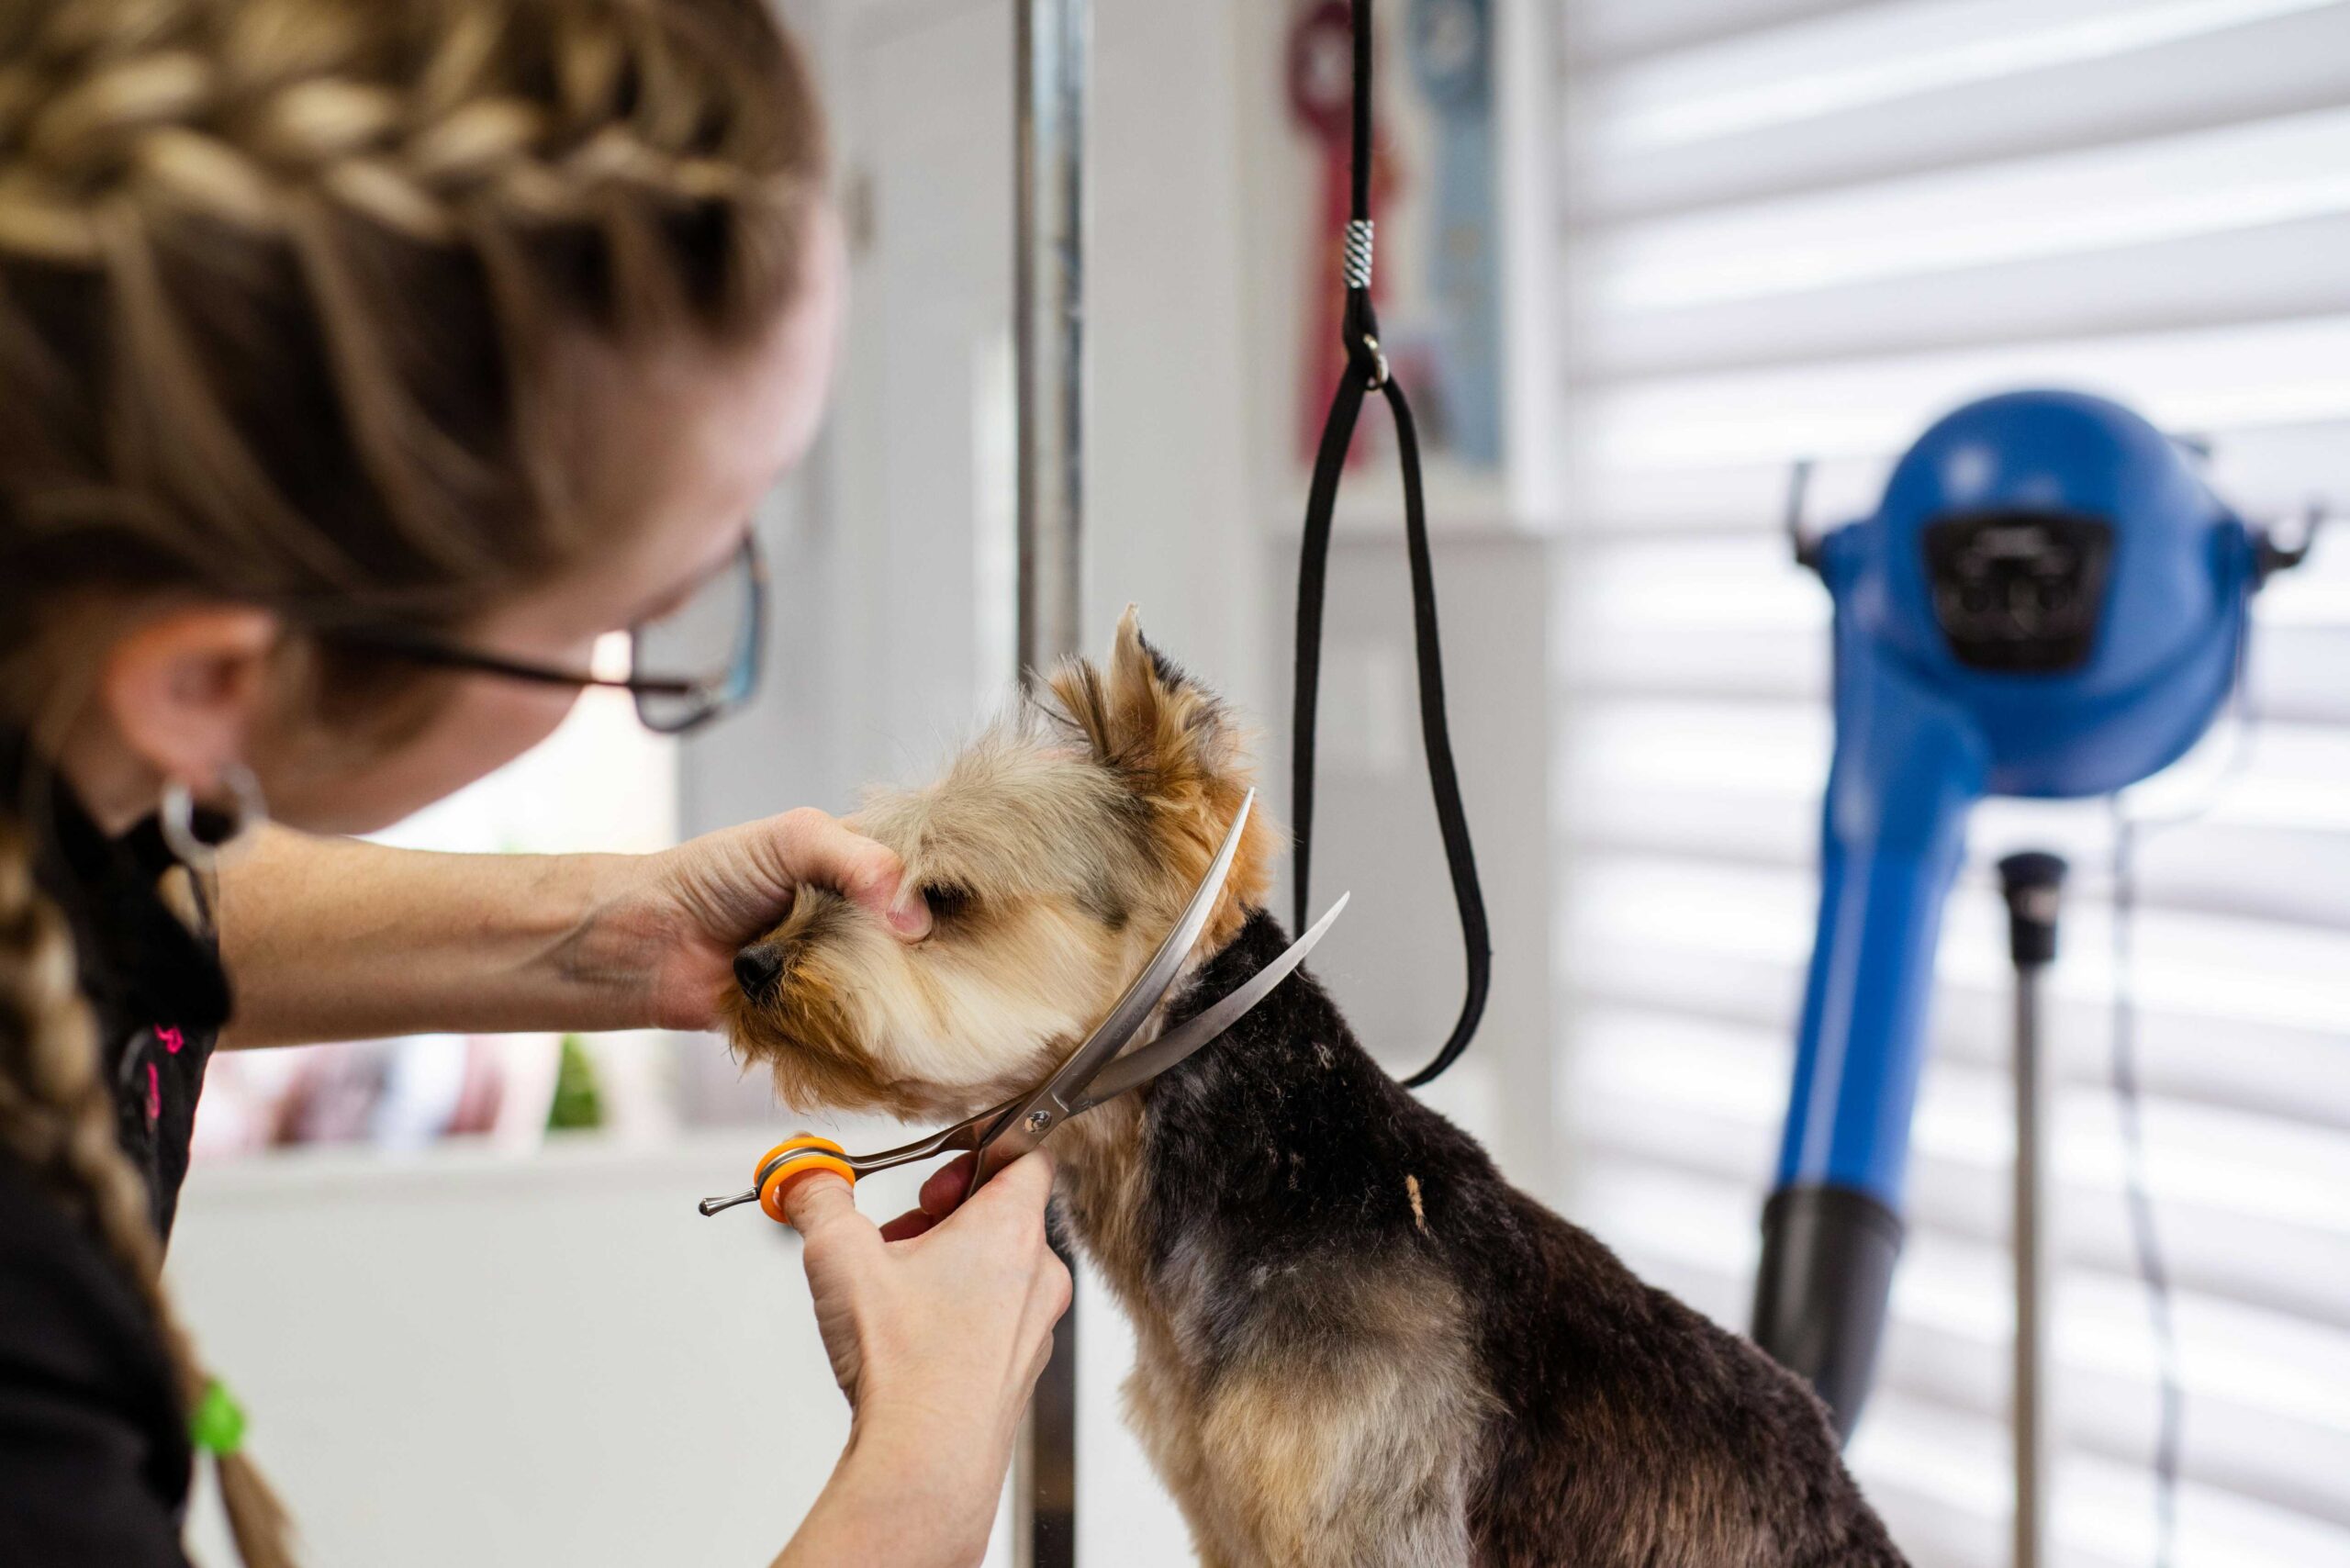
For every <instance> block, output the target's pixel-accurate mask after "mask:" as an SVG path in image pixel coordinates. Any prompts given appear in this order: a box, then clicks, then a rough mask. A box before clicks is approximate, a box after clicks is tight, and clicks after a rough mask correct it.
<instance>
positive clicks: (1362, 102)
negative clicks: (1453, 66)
mask: <svg viewBox="0 0 2350 1568" xmlns="http://www.w3.org/2000/svg"><path fill="white" fill-rule="evenodd" d="M1352 4H1353V15H1354V124H1353V130H1354V153H1353V156H1354V165H1353V171H1352V174H1353V178H1352V181H1351V182H1350V185H1351V199H1352V211H1353V217H1354V218H1355V220H1356V221H1358V222H1367V221H1369V219H1370V218H1371V0H1352ZM1345 338H1346V350H1347V374H1346V375H1344V376H1342V377H1340V378H1339V383H1338V391H1337V396H1336V397H1335V398H1332V399H1331V402H1330V416H1329V419H1328V421H1327V422H1326V423H1325V424H1324V426H1323V427H1322V444H1321V448H1320V450H1319V451H1318V452H1317V453H1316V454H1315V460H1314V483H1313V486H1312V487H1311V489H1310V490H1309V491H1308V492H1307V495H1306V502H1305V537H1304V543H1303V545H1302V547H1301V549H1300V552H1299V555H1298V565H1297V667H1296V676H1297V679H1296V686H1295V689H1294V691H1293V693H1292V707H1291V712H1292V722H1293V724H1294V730H1293V734H1292V741H1291V746H1292V749H1291V754H1290V763H1291V777H1292V780H1293V781H1294V782H1293V788H1294V790H1295V799H1294V801H1292V805H1291V809H1290V819H1291V827H1292V831H1293V832H1294V834H1296V859H1295V862H1294V866H1295V875H1294V877H1293V878H1292V881H1293V882H1294V884H1295V894H1296V911H1295V921H1294V924H1292V930H1298V931H1303V930H1304V929H1305V924H1306V921H1305V912H1306V895H1307V880H1308V875H1309V872H1310V870H1311V868H1312V864H1313V853H1314V733H1315V708H1316V706H1317V703H1318V700H1319V694H1320V689H1321V679H1322V606H1323V600H1324V598H1325V596H1326V590H1327V588H1328V584H1329V565H1330V526H1331V521H1332V519H1333V515H1334V513H1335V512H1336V510H1337V500H1338V484H1339V481H1340V479H1341V478H1343V477H1344V476H1345V473H1346V464H1347V452H1348V448H1349V447H1350V446H1351V445H1352V444H1353V442H1354V433H1355V426H1356V424H1357V423H1358V422H1359V420H1360V418H1361V415H1362V403H1363V397H1364V394H1365V393H1367V392H1370V391H1372V390H1374V389H1375V390H1377V391H1379V392H1380V393H1381V394H1382V395H1383V396H1384V397H1385V398H1386V399H1387V408H1388V411H1389V412H1390V414H1392V415H1393V418H1394V421H1395V450H1396V455H1397V457H1398V458H1399V459H1400V461H1401V463H1402V465H1403V471H1404V550H1405V553H1406V554H1407V556H1408V557H1409V560H1410V563H1411V571H1412V642H1413V652H1414V655H1415V660H1416V665H1417V667H1418V673H1419V691H1420V740H1421V744H1422V745H1423V747H1424V749H1425V750H1426V751H1427V763H1428V791H1429V793H1430V794H1431V795H1433V796H1434V797H1435V800H1436V818H1437V828H1438V832H1439V834H1441V835H1442V837H1443V840H1444V859H1445V866H1446V868H1447V869H1448V870H1449V872H1450V873H1451V877H1452V902H1453V906H1454V908H1455V909H1456V910H1457V911H1458V913H1459V914H1460V945H1461V948H1462V951H1463V956H1464V958H1465V959H1466V961H1467V966H1468V979H1467V983H1466V986H1465V989H1464V993H1463V995H1462V996H1461V999H1460V1017H1459V1018H1458V1019H1457V1020H1456V1021H1455V1022H1454V1024H1453V1025H1452V1033H1451V1035H1450V1036H1449V1037H1448V1038H1447V1039H1446V1040H1445V1042H1444V1045H1443V1047H1442V1048H1440V1049H1439V1050H1438V1052H1437V1054H1436V1058H1435V1059H1434V1060H1432V1061H1430V1062H1429V1063H1428V1065H1427V1066H1426V1067H1424V1068H1422V1069H1421V1070H1419V1071H1418V1072H1416V1073H1414V1074H1413V1075H1412V1076H1411V1077H1409V1078H1407V1079H1405V1080H1404V1083H1405V1084H1406V1085H1407V1086H1409V1087H1412V1088H1417V1087H1419V1086H1420V1085H1421V1084H1424V1083H1426V1082H1427V1081H1430V1080H1431V1079H1433V1078H1435V1077H1436V1076H1437V1075H1438V1073H1440V1072H1442V1071H1444V1070H1445V1069H1447V1068H1449V1067H1450V1066H1451V1065H1452V1064H1453V1062H1455V1061H1456V1060H1458V1059H1459V1058H1460V1053H1461V1052H1462V1051H1463V1050H1465V1049H1467V1048H1468V1045H1469V1041H1470V1039H1471V1038H1472V1036H1474V1035H1475V1034H1476V1032H1477V1021H1478V1020H1479V1019H1480V1018H1481V1017H1483V1014H1484V1011H1485V996H1486V991H1487V990H1488V989H1489V987H1490V984H1491V981H1492V978H1493V942H1492V936H1491V933H1490V932H1489V930H1488V929H1487V926H1486V923H1485V899H1484V893H1483V890H1482V889H1480V887H1479V886H1478V882H1477V859H1476V856H1475V853H1474V852H1473V850H1472V847H1471V846H1470V842H1469V818H1468V813H1467V812H1465V811H1464V810H1463V809H1462V807H1461V804H1460V775H1459V773H1458V771H1457V770H1456V769H1455V768H1454V766H1453V761H1452V735H1451V727H1450V725H1449V723H1448V722H1447V720H1446V717H1445V707H1444V659H1443V654H1442V650H1441V648H1440V646H1439V644H1438V633H1437V615H1436V566H1435V562H1434V560H1433V558H1432V557H1431V555H1430V553H1429V550H1428V522H1427V498H1426V497H1425V496H1424V495H1423V493H1422V485H1421V474H1420V440H1419V428H1418V426H1417V425H1416V423H1415V422H1414V420H1413V419H1412V405H1411V403H1410V400H1409V399H1407V398H1405V397H1404V388H1403V387H1402V386H1399V385H1397V384H1396V382H1395V379H1394V377H1393V375H1390V374H1389V372H1388V367H1387V364H1386V362H1385V360H1384V358H1383V357H1382V354H1381V353H1380V350H1379V317H1378V313H1377V312H1376V311H1375V310H1374V309H1373V308H1371V291H1370V289H1369V287H1367V286H1365V287H1349V288H1348V291H1347V311H1346V326H1345Z"/></svg>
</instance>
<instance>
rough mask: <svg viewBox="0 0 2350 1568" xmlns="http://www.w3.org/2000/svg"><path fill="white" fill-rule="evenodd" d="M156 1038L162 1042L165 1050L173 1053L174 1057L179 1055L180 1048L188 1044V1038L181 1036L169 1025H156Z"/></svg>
mask: <svg viewBox="0 0 2350 1568" xmlns="http://www.w3.org/2000/svg"><path fill="white" fill-rule="evenodd" d="M155 1037H156V1038H157V1039H159V1040H161V1041H162V1042H163V1048H164V1049H165V1050H167V1051H169V1052H171V1054H172V1055H173V1056H177V1055H179V1054H180V1047H182V1046H185V1045H186V1044H187V1036H185V1035H183V1034H181V1033H180V1032H179V1031H178V1030H177V1029H174V1028H172V1027H171V1026H170V1025H164V1024H158V1025H155Z"/></svg>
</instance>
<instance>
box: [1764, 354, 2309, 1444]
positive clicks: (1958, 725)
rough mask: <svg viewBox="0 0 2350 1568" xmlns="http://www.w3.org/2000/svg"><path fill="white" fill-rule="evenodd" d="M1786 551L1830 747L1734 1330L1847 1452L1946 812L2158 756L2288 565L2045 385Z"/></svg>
mask: <svg viewBox="0 0 2350 1568" xmlns="http://www.w3.org/2000/svg"><path fill="white" fill-rule="evenodd" d="M1797 551H1798V554H1799V555H1800V556H1801V557H1802V558H1803V559H1804V561H1805V562H1806V564H1807V565H1809V566H1813V567H1815V568H1816V569H1817V570H1818V573H1819V575H1820V577H1821V578H1822V580H1824V581H1825V582H1826V583H1827V585H1828V590H1829V592H1830V594H1831V595H1832V596H1834V599H1835V650H1836V660H1835V715H1836V752H1835V761H1834V765H1833V767H1832V769H1831V771H1830V775H1829V779H1828V796H1827V801H1826V808H1825V811H1824V812H1823V813H1822V821H1821V832H1820V890H1819V924H1818V937H1817V939H1816V941H1815V943H1814V946H1813V948H1812V955H1811V970H1810V978H1809V980H1807V983H1806V986H1805V991H1804V1005H1803V1024H1802V1032H1801V1035H1800V1036H1799V1039H1798V1044H1797V1049H1796V1066H1795V1083H1794V1088H1793V1092H1792V1093H1791V1095H1790V1097H1789V1102H1788V1107H1787V1120H1786V1133H1785V1142H1784V1143H1783V1145H1782V1147H1781V1150H1780V1156H1779V1169H1778V1181H1777V1189H1776V1191H1775V1192H1774V1193H1773V1195H1772V1197H1771V1199H1770V1201H1769V1203H1768V1204H1767V1205H1766V1206H1765V1207H1764V1209H1763V1211H1762V1234H1763V1247H1762V1270H1761V1274H1760V1277H1759V1279H1758V1281H1757V1283H1756V1289H1755V1301H1754V1338H1755V1340H1756V1342H1757V1343H1759V1344H1761V1345H1762V1348H1763V1349H1764V1350H1768V1351H1769V1352H1770V1353H1771V1354H1772V1355H1773V1356H1774V1357H1775V1358H1777V1360H1778V1361H1780V1362H1781V1363H1783V1364H1784V1365H1785V1366H1787V1367H1789V1368H1790V1369H1792V1370H1794V1371H1795V1372H1800V1373H1801V1374H1803V1375H1804V1376H1805V1377H1807V1378H1808V1379H1810V1380H1811V1383H1812V1384H1813V1386H1814V1387H1815V1388H1817V1389H1818V1392H1819V1394H1820V1396H1821V1398H1822V1399H1824V1400H1825V1401H1826V1402H1827V1404H1828V1406H1829V1407H1830V1411H1831V1412H1832V1413H1833V1416H1834V1417H1835V1422H1836V1427H1837V1430H1838V1432H1839V1434H1840V1435H1842V1436H1849V1435H1850V1434H1851V1432H1852V1426H1853V1423H1854V1422H1855V1420H1857V1418H1858V1417H1859V1415H1860V1410H1861V1404H1862V1401H1863V1398H1864V1397H1865V1395H1866V1394H1867V1392H1868V1385H1869V1379H1870V1374H1871V1371H1872V1369H1873V1367H1874V1362H1875V1359H1876V1350H1877V1340H1878V1336H1879V1331H1880V1330H1881V1328H1882V1327H1883V1326H1884V1321H1885V1314H1886V1296H1887V1294H1888V1292H1889V1290H1890V1288H1891V1285H1892V1280H1893V1266H1894V1260H1895V1258H1896V1256H1897V1254H1898V1253H1899V1251H1900V1249H1901V1237H1902V1221H1901V1198H1902V1178H1903V1172H1904V1169H1905V1167H1906V1166H1907V1164H1908V1158H1909V1119H1910V1114H1911V1111H1912V1109H1913V1108H1914V1106H1915V1103H1916V1100H1917V1092H1918V1074H1919V1066H1920V1062H1921V1058H1922V1057H1923V1054H1924V1048H1925V1023H1926V1011H1927V997H1928V994H1929V991H1930V984H1931V981H1932V978H1933V969H1934V946H1935V941H1936V938H1937V937H1938V935H1940V932H1941V927H1942V903H1943V901H1944V899H1945V898H1946V897H1947V896H1948V894H1949V892H1950V889H1951V883H1952V880H1953V878H1954V877H1955V876H1956V874H1957V872H1958V868H1959V863H1960V860H1961V858H1962V856H1963V852H1964V846H1965V836H1966V834H1965V829H1966V814H1967V811H1968V809H1969V808H1970V807H1972V806H1973V805H1974V804H1975V801H1978V800H1980V799H1981V798H1982V797H1984V796H1985V795H2009V796H2033V797H2042V798H2064V797H2076V796H2092V795H2102V794H2107V793H2109V792H2111V791H2113V790H2120V789H2121V788H2123V787H2124V786H2126V785H2129V784H2132V783H2135V782H2136V781H2138V780H2139V779H2142V778H2145V777H2147V776H2148V775H2149V774H2152V773H2154V772H2156V771H2158V770H2160V769H2161V768H2163V767H2167V766H2168V765H2169V764H2170V763H2171V762H2173V761H2175V760H2176V759H2177V757H2178V756H2179V755H2180V754H2181V753H2183V752H2185V751H2186V750H2187V749H2188V747H2189V746H2191V745H2194V744H2195V742H2196V740H2197V739H2198V738H2199V736H2201V735H2202V734H2203V733H2204V731H2205V730H2206V729H2207V728H2209V727H2210V723H2211V722H2212V719H2213V718H2214V716H2215V715H2216V714H2217V713H2218V712H2219V711H2220V709H2221V705H2222V704H2223V703H2224V702H2225V701H2226V700H2227V697H2228V693H2229V691H2230V689H2232V688H2233V684H2234V682H2235V677H2236V671H2237V667H2238V663H2239V660H2240V659H2241V657H2242V653H2243V648H2244V636H2245V626H2246V619H2247V610H2246V607H2247V602H2248V600H2249V599H2250V597H2251V595H2252V593H2253V591H2254V589H2255V588H2257V587H2258V586H2259V584H2260V582H2261V581H2262V579H2263V578H2264V577H2266V574H2267V572H2268V571H2269V570H2271V569H2272V568H2274V567H2276V566H2284V565H2289V564H2291V563H2292V561H2293V560H2295V559H2297V558H2298V553H2291V552H2285V551H2281V550H2278V549H2277V548H2275V547H2274V546H2272V545H2271V544H2270V543H2268V541H2267V540H2266V537H2265V536H2263V535H2261V534H2260V533H2257V532H2255V531H2254V530H2252V529H2250V528H2248V527H2246V525H2245V524H2244V521H2242V520H2241V519H2239V518H2238V517H2237V516H2236V515H2235V514H2234V513H2233V512H2232V511H2230V510H2229V509H2228V508H2227V507H2226V506H2224V505H2223V504H2221V502H2220V501H2219V500H2218V499H2217V498H2215V497H2214V496H2213V495H2212V494H2211V492H2210V489H2209V488H2208V487H2206V486H2205V485H2204V483H2203V481H2202V479H2201V478H2200V477H2199V475H2198V474H2197V472H2196V470H2195V468H2194V466H2193V465H2192V464H2191V463H2190V461H2189V458H2188V454H2187V453H2185V452H2183V451H2182V450H2181V449H2180V448H2179V446H2178V445H2177V443H2175V442H2172V441H2171V440H2170V439H2169V438H2167V437H2165V435H2164V434H2163V433H2162V432H2161V431H2157V430H2155V429H2154V427H2153V426H2152V425H2150V424H2148V423H2147V422H2146V421H2145V420H2142V419H2140V418H2138V417H2137V416H2136V415H2135V414H2132V413H2131V412H2130V411H2129V410H2128V409H2123V408H2121V407H2119V406H2118V405H2116V404H2113V403H2109V402H2107V401H2105V400H2103V399H2102V398H2090V397H2085V396H2081V395H2079V394H2076V393H2070V392H2018V393H2011V394H2009V395H2006V396H2002V397H1997V398H1986V399H1984V400H1983V401H1981V402H1977V403H1971V404H1969V405H1967V406H1966V407H1964V408H1963V409H1959V410H1957V411H1956V412H1955V413H1953V414H1951V415H1949V416H1948V417H1946V418H1944V419H1943V420H1942V421H1941V422H1940V423H1938V424H1936V425H1935V426H1934V427H1933V428H1932V429H1930V430H1929V431H1927V432H1926V433H1925V434H1924V435H1923V436H1922V437H1920V438H1919V441H1918V443H1917V444H1916V445H1915V446H1913V447H1911V448H1910V449H1909V451H1908V454H1906V455H1904V456H1903V457H1902V459H1901V461H1900V463H1899V464H1898V465H1897V466H1896V467H1895V469H1894V471H1893V476H1892V478H1891V480H1890V481H1889V482H1888V484H1887V485H1886V492H1885V499H1884V501H1883V503H1882V504H1881V505H1880V506H1879V507H1878V509H1877V511H1876V514H1875V515H1874V516H1873V517H1868V518H1864V519H1863V520H1861V521H1857V522H1853V523H1851V524H1849V525H1847V526H1845V527H1843V528H1840V529H1838V530H1836V531H1835V532H1832V533H1830V534H1828V535H1827V536H1825V537H1824V538H1822V539H1820V540H1818V541H1817V542H1816V543H1806V542H1803V541H1801V540H1798V543H1797Z"/></svg>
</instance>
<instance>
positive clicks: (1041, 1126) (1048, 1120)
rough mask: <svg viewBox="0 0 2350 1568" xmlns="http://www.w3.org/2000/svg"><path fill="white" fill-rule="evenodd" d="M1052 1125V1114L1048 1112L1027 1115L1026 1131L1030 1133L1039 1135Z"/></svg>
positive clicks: (1033, 1112)
mask: <svg viewBox="0 0 2350 1568" xmlns="http://www.w3.org/2000/svg"><path fill="white" fill-rule="evenodd" d="M1052 1125H1053V1114H1052V1113H1051V1112H1050V1111H1031V1112H1029V1113H1028V1130H1029V1131H1030V1132H1032V1133H1040V1132H1043V1131H1044V1130H1045V1129H1046V1127H1049V1126H1052Z"/></svg>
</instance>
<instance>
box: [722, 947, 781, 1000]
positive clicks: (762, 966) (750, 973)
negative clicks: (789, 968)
mask: <svg viewBox="0 0 2350 1568" xmlns="http://www.w3.org/2000/svg"><path fill="white" fill-rule="evenodd" d="M781 973H783V955H782V954H780V953H778V952H777V951H776V950H775V949H774V948H772V947H770V946H767V945H766V944H765V943H761V944H760V945H759V946H755V947H745V948H744V949H743V950H742V951H741V952H739V953H737V954H735V955H734V983H735V984H736V985H739V986H741V987H742V988H743V994H744V996H747V997H749V998H751V999H752V1000H753V1001H757V1000H758V999H759V998H760V997H761V996H763V995H765V994H766V993H767V990H768V988H770V987H771V986H773V985H774V984H775V977H776V976H778V975H779V974H781Z"/></svg>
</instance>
